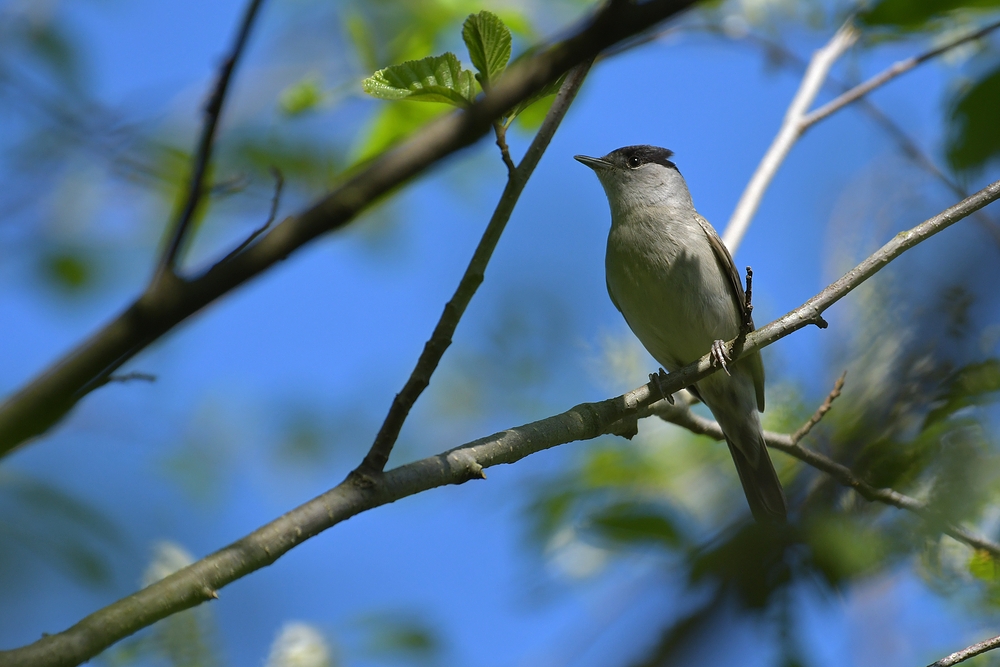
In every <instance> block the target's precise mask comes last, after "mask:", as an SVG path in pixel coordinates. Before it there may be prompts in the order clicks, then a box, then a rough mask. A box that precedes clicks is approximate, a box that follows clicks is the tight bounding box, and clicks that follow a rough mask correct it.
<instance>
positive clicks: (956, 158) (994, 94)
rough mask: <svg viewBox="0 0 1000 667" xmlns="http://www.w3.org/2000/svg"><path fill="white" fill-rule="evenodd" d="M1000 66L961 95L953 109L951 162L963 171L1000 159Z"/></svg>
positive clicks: (950, 137)
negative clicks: (998, 120) (999, 120)
mask: <svg viewBox="0 0 1000 667" xmlns="http://www.w3.org/2000/svg"><path fill="white" fill-rule="evenodd" d="M998 116H1000V67H998V68H996V69H994V70H993V71H992V72H990V73H989V74H987V75H986V76H985V77H984V78H982V79H980V80H979V81H978V82H977V83H976V84H975V85H973V86H972V87H971V88H969V89H968V90H966V91H965V92H964V93H962V94H961V95H959V97H958V99H956V100H955V103H954V106H953V107H952V112H951V131H950V133H949V134H950V136H949V138H948V162H949V163H950V164H951V166H952V167H953V168H954V169H956V170H959V171H968V170H974V169H978V168H981V167H983V166H985V165H986V163H988V162H990V161H991V160H996V159H998V158H1000V122H997V118H998Z"/></svg>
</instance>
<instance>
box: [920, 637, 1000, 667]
mask: <svg viewBox="0 0 1000 667" xmlns="http://www.w3.org/2000/svg"><path fill="white" fill-rule="evenodd" d="M995 648H1000V636H997V637H993V638H992V639H987V640H985V641H981V642H979V643H978V644H973V645H972V646H970V647H968V648H964V649H962V650H961V651H956V652H955V653H952V654H951V655H949V656H947V657H944V658H941V659H940V660H938V661H937V662H935V663H932V664H930V665H927V667H952V665H957V664H958V663H960V662H965V661H966V660H968V659H969V658H975V657H976V656H977V655H980V654H983V653H986V652H987V651H992V650H993V649H995Z"/></svg>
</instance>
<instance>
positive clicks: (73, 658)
mask: <svg viewBox="0 0 1000 667" xmlns="http://www.w3.org/2000/svg"><path fill="white" fill-rule="evenodd" d="M997 199H1000V181H997V182H996V183H993V184H992V185H990V186H989V187H987V188H985V189H984V190H981V191H980V192H977V193H976V194H975V195H973V196H971V197H969V198H968V199H966V200H965V201H962V202H960V203H959V204H956V205H955V206H952V207H951V208H949V209H948V210H946V211H944V212H942V213H940V214H938V215H936V216H934V217H933V218H931V219H930V220H927V221H925V222H923V223H921V224H920V225H917V226H916V227H914V228H913V229H911V230H910V231H908V232H903V233H900V234H898V235H897V236H896V237H895V238H894V239H893V240H892V241H890V242H889V243H887V244H886V245H885V246H883V247H882V248H880V249H879V250H878V251H877V252H875V253H874V254H873V255H871V256H870V257H869V258H868V259H866V260H865V261H864V262H862V263H861V264H859V265H858V266H857V267H855V268H854V269H852V270H851V271H849V272H848V273H847V274H846V275H845V276H844V277H843V278H841V279H840V280H838V281H837V282H835V283H833V284H832V285H830V286H829V287H827V288H826V289H825V290H823V291H822V292H820V293H819V294H817V295H816V296H815V297H813V298H812V299H810V300H809V301H807V302H806V303H804V304H803V305H802V306H800V307H798V308H796V309H795V310H793V311H791V312H789V313H788V314H786V315H785V316H783V317H781V318H779V319H778V320H775V321H774V322H771V323H770V324H768V325H767V326H765V327H763V328H762V329H758V330H757V331H754V332H752V333H750V334H749V335H748V336H747V337H746V344H745V345H744V348H743V351H742V353H741V354H740V355H739V356H743V355H746V354H748V353H750V352H752V351H754V350H757V349H760V348H761V347H764V346H766V345H770V344H771V343H773V342H775V341H777V340H779V339H781V338H784V337H785V336H787V335H788V334H790V333H791V332H793V331H796V330H798V329H801V328H802V327H804V326H806V325H807V324H810V323H816V322H818V321H820V319H821V318H820V314H821V313H822V312H823V311H824V310H825V309H826V308H828V307H830V306H831V305H832V304H834V303H835V302H837V301H838V300H839V299H841V298H842V297H844V296H845V295H846V294H848V293H849V292H850V291H851V290H853V289H854V288H855V287H857V286H858V285H860V284H861V283H862V282H864V281H865V280H867V279H868V278H869V277H871V276H872V275H874V274H875V273H876V272H877V271H878V270H879V269H881V268H882V267H884V266H885V265H886V264H888V263H889V262H890V261H892V260H893V259H894V258H896V257H898V256H899V255H900V254H902V253H903V252H905V251H906V250H907V249H908V248H912V247H913V246H915V245H916V244H918V243H920V241H923V240H925V239H927V238H930V237H931V236H932V235H934V234H935V233H937V232H939V231H940V230H942V229H944V228H945V227H947V226H949V225H951V224H953V223H955V222H957V221H958V220H961V219H962V218H963V217H965V216H968V215H969V214H971V213H972V212H973V211H976V210H978V209H980V208H982V207H983V206H985V205H986V204H988V203H990V202H992V201H995V200H997ZM731 345H732V341H730V346H731ZM734 361H735V360H734ZM715 370H716V369H715V368H713V365H712V361H711V355H709V354H706V355H705V356H704V357H702V358H701V359H699V360H698V361H696V362H694V363H692V364H690V365H688V366H686V367H684V368H682V369H681V370H679V371H677V372H675V373H671V374H670V375H668V376H667V377H666V378H663V379H662V380H661V381H659V382H658V383H657V384H658V386H654V384H653V383H652V382H650V384H647V385H643V386H642V387H639V388H638V389H634V390H632V391H630V392H628V393H627V394H623V395H622V396H618V397H616V398H611V399H608V400H605V401H601V402H600V403H583V404H581V405H578V406H576V407H574V408H572V409H570V410H568V411H566V412H564V413H562V414H558V415H555V416H552V417H548V418H546V419H542V420H539V421H536V422H533V423H531V424H526V425H524V426H519V427H516V428H512V429H508V430H506V431H502V432H500V433H495V434H493V435H491V436H487V437H485V438H481V439H479V440H475V441H473V442H470V443H468V444H466V445H462V446H460V447H457V448H455V449H452V450H450V451H447V452H444V453H442V454H438V455H437V456H432V457H429V458H426V459H422V460H420V461H416V462H414V463H410V464H407V465H404V466H400V467H398V468H394V469H392V470H390V471H388V472H376V473H367V472H364V471H358V472H354V473H351V475H349V476H348V478H347V479H346V480H344V481H343V482H342V483H341V484H340V485H338V486H337V487H335V488H333V489H332V490H330V491H328V492H326V493H324V494H323V495H321V496H319V497H318V498H314V499H313V500H310V501H309V502H307V503H305V504H303V505H300V506H299V507H297V508H296V509H294V510H292V511H291V512H289V513H287V514H285V515H284V516H282V517H280V518H278V519H276V520H274V521H272V522H271V523H269V524H267V525H266V526H264V527H262V528H260V529H258V530H256V531H254V532H253V533H251V534H250V535H248V536H246V537H244V538H243V539H241V540H239V541H237V542H234V543H233V544H231V545H229V546H228V547H225V548H223V549H222V550H220V551H217V552H215V553H214V554H211V555H210V556H207V557H205V558H203V559H202V560H200V561H198V562H196V563H193V564H192V565H190V566H188V567H186V568H184V569H183V570H180V571H178V572H176V573H174V574H173V575H171V576H169V577H167V578H166V579H163V580H161V581H159V582H157V583H155V584H153V585H151V586H149V587H148V588H145V589H143V590H141V591H139V592H138V593H135V594H133V595H130V596H129V597H127V598H123V599H122V600H119V601H118V602H116V603H114V604H112V605H110V606H108V607H105V608H104V609H101V610H99V611H97V612H95V613H93V614H91V615H90V616H88V617H87V618H85V619H83V620H82V621H80V622H79V623H77V624H76V625H74V626H73V627H71V628H69V629H68V630H66V631H64V632H60V633H58V634H54V635H49V636H46V637H44V638H42V639H40V640H39V641H37V642H35V643H34V644H31V645H29V646H25V647H23V648H20V649H15V650H12V651H4V652H0V664H3V665H4V667H29V666H30V667H50V666H53V667H54V666H64V665H77V664H79V663H80V662H83V661H84V660H87V659H89V658H91V657H93V656H95V655H97V654H98V653H99V652H101V651H102V650H104V649H105V648H107V647H108V646H111V645H112V644H114V643H115V642H117V641H119V640H121V639H123V638H125V637H127V636H129V635H130V634H132V633H134V632H136V631H138V630H140V629H142V628H144V627H146V626H148V625H151V624H152V623H155V622H156V621H158V620H160V619H161V618H165V617H167V616H169V615H171V614H174V613H177V612H178V611H182V610H184V609H188V608H190V607H194V606H196V605H198V604H201V603H202V602H205V601H207V600H210V599H214V597H215V596H216V594H217V593H216V591H218V589H220V588H222V587H223V586H225V585H226V584H229V583H232V582H233V581H236V580H237V579H239V578H241V577H244V576H246V575H247V574H250V573H251V572H253V571H255V570H258V569H260V568H262V567H265V566H267V565H270V564H271V563H273V562H274V561H275V560H277V559H278V558H279V557H280V556H282V555H283V554H285V553H286V552H288V551H289V550H290V549H292V548H293V547H294V546H296V545H297V544H299V543H301V542H302V541H304V540H306V539H308V538H310V537H313V536H315V535H317V534H319V533H320V532H322V531H324V530H326V529H327V528H330V527H331V526H334V525H336V524H338V523H340V522H341V521H344V520H345V519H348V518H350V517H352V516H354V515H356V514H359V513H361V512H363V511H365V510H369V509H372V508H374V507H378V506H380V505H385V504H387V503H391V502H394V501H396V500H399V499H400V498H405V497H406V496H410V495H414V494H416V493H420V492H422V491H426V490H428V489H432V488H435V487H438V486H444V485H447V484H462V483H464V482H467V481H469V480H471V479H479V478H482V477H483V476H484V475H483V470H484V469H485V468H488V467H490V466H494V465H499V464H501V463H514V462H516V461H519V460H520V459H522V458H524V457H526V456H528V455H530V454H533V453H535V452H539V451H542V450H544V449H549V448H551V447H556V446H558V445H562V444H566V443H569V442H574V441H576V440H588V439H591V438H596V437H597V436H599V435H601V434H603V433H605V432H607V430H608V428H609V427H610V426H611V425H612V424H613V423H614V422H617V421H619V420H620V419H623V418H625V417H628V416H630V415H634V414H636V413H637V412H638V411H639V410H640V409H642V408H645V407H646V406H648V405H650V404H652V403H653V402H654V401H656V400H657V399H659V398H660V396H661V393H660V392H661V390H662V391H663V392H665V393H676V392H678V391H680V390H681V389H683V388H685V387H689V386H691V385H692V384H694V383H695V382H697V381H698V380H700V379H702V378H704V377H705V376H707V375H709V374H711V373H712V372H714V371H715ZM803 451H807V450H803ZM835 465H839V464H835ZM847 472H848V473H850V471H847ZM893 493H895V492H893ZM897 500H899V499H897ZM899 502H901V503H902V504H905V500H899ZM914 502H915V501H914ZM898 506H902V505H898ZM917 509H920V508H917ZM949 534H951V533H949ZM956 536H960V537H961V539H965V540H971V539H975V536H972V535H963V534H961V533H958V534H957V535H956ZM984 548H985V546H984Z"/></svg>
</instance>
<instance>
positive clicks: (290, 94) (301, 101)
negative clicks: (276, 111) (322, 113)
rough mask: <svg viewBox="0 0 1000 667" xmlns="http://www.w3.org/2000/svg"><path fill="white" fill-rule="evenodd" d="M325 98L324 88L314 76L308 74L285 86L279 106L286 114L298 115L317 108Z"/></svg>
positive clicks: (279, 99)
mask: <svg viewBox="0 0 1000 667" xmlns="http://www.w3.org/2000/svg"><path fill="white" fill-rule="evenodd" d="M323 98H324V94H323V88H322V87H321V86H320V83H319V81H317V80H316V77H314V76H308V77H306V78H305V79H302V80H301V81H298V82H296V83H293V84H292V85H290V86H289V87H287V88H285V89H284V90H283V91H282V92H281V96H280V97H279V98H278V106H279V107H280V108H281V111H282V113H284V114H285V115H288V116H298V115H299V114H301V113H305V112H306V111H310V110H312V109H315V108H316V107H317V106H318V105H319V104H320V103H321V102H322V101H323Z"/></svg>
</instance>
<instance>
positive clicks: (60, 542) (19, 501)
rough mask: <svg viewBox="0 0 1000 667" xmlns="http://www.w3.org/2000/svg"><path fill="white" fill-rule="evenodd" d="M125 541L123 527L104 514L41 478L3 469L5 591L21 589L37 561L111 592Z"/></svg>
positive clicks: (0, 552)
mask: <svg viewBox="0 0 1000 667" xmlns="http://www.w3.org/2000/svg"><path fill="white" fill-rule="evenodd" d="M123 543H124V538H123V536H122V533H121V530H120V528H119V526H117V525H115V524H114V523H113V522H112V521H111V520H110V519H109V518H108V517H107V516H106V515H105V514H104V512H102V511H101V510H99V509H97V508H95V507H91V506H90V505H89V504H88V503H87V502H85V501H84V500H82V499H81V498H78V497H76V496H73V495H70V494H68V493H66V492H65V491H62V490H60V489H57V488H55V487H53V486H51V485H49V484H47V483H45V482H42V481H40V480H36V479H32V478H30V477H26V476H23V475H18V474H16V473H13V472H10V471H6V470H0V544H3V545H4V547H3V548H2V549H0V588H2V589H4V590H10V589H12V588H14V587H15V586H17V585H18V584H19V583H20V582H19V576H18V574H17V573H19V572H23V571H24V570H25V569H26V568H27V567H28V566H29V564H31V563H34V562H39V561H40V562H42V563H45V564H47V565H49V566H51V567H54V568H55V569H57V570H59V571H61V572H62V573H63V574H65V575H67V576H69V577H70V578H71V579H73V580H75V581H77V582H79V583H81V584H84V585H87V586H90V587H100V588H106V587H108V586H110V585H111V584H113V583H114V570H113V567H112V565H111V562H112V558H113V555H114V554H115V553H116V552H119V551H121V549H122V547H123Z"/></svg>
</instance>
